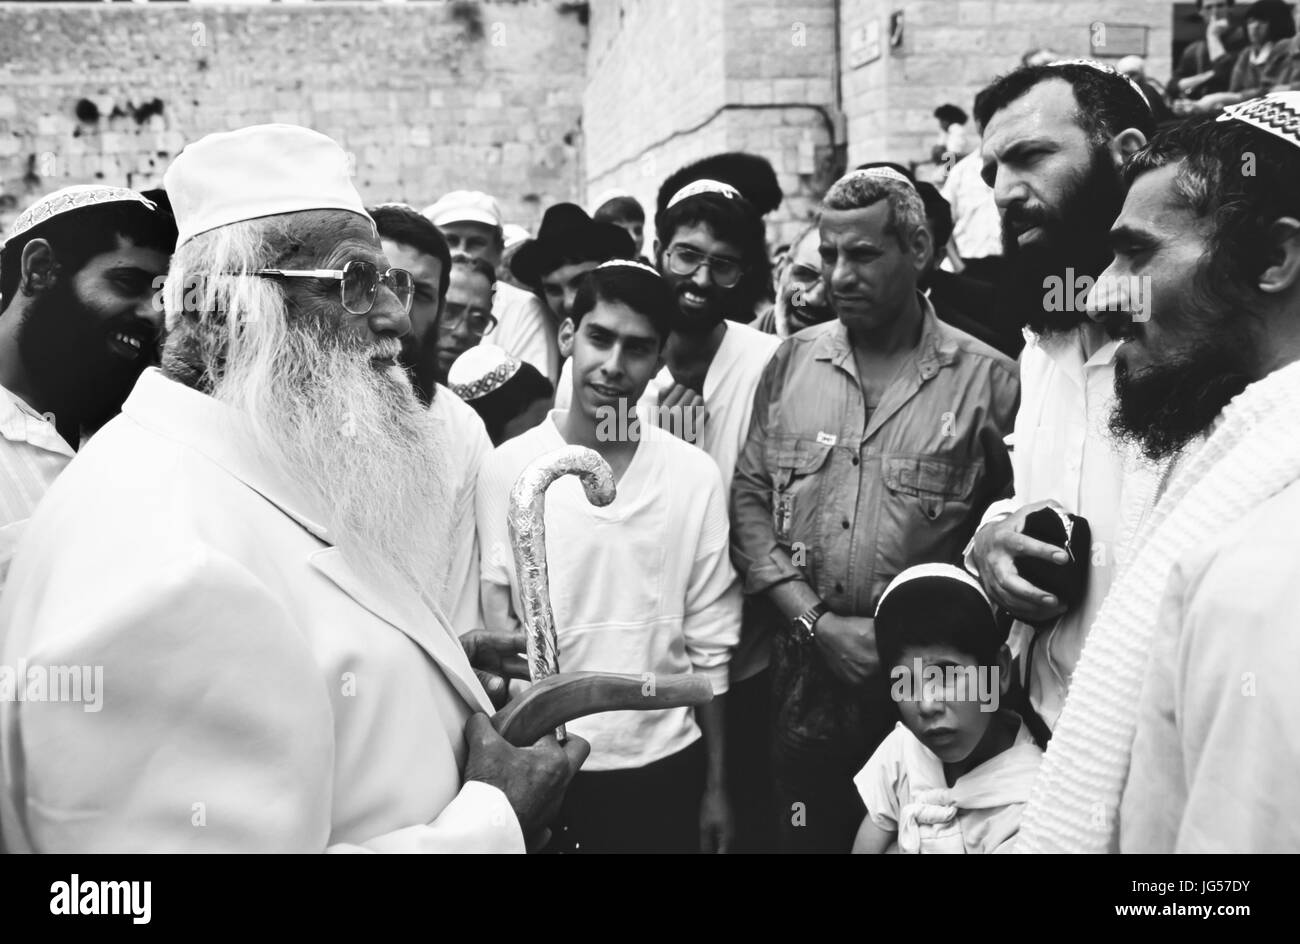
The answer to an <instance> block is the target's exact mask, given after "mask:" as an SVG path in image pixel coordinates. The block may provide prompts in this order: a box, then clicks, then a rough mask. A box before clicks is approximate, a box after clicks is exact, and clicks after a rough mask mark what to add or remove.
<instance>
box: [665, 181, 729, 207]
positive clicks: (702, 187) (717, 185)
mask: <svg viewBox="0 0 1300 944" xmlns="http://www.w3.org/2000/svg"><path fill="white" fill-rule="evenodd" d="M702 193H717V194H721V195H722V196H724V197H726V198H727V199H728V200H736V199H739V197H740V191H739V190H737V189H736V188H735V187H733V186H731V184H724V183H723V182H722V181H720V180H693V181H691V182H690V183H689V184H687V185H686V186H685V187H683V188H682V189H681V190H678V191H677V192H676V193H675V194H673V198H672V199H671V200H669V201H668V206H670V207H672V206H676V205H677V204H679V203H681V202H682V201H683V200H685V199H686V198H687V197H695V196H699V195H700V194H702Z"/></svg>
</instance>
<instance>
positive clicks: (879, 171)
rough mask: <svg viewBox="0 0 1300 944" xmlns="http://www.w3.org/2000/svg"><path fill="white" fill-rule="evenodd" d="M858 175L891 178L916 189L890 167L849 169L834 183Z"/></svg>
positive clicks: (855, 178)
mask: <svg viewBox="0 0 1300 944" xmlns="http://www.w3.org/2000/svg"><path fill="white" fill-rule="evenodd" d="M860 177H876V178H878V179H880V180H892V181H894V182H895V183H900V184H904V185H905V186H908V187H911V188H912V189H913V190H915V189H916V184H914V183H912V182H911V181H910V180H908V179H907V178H906V177H904V176H903V175H902V174H900V173H899V172H898V171H896V170H894V168H892V167H863V168H861V169H860V170H851V171H849V172H848V173H847V174H845V175H844V176H843V177H841V178H840V179H839V180H838V181H836V183H843V182H844V181H846V180H857V179H858V178H860Z"/></svg>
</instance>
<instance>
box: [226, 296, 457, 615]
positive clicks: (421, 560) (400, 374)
mask: <svg viewBox="0 0 1300 944" xmlns="http://www.w3.org/2000/svg"><path fill="white" fill-rule="evenodd" d="M313 320H314V319H313ZM268 333H269V334H270V335H271V336H270V337H267V336H265V335H263V336H261V337H259V338H258V339H257V340H256V341H255V342H253V344H251V345H248V346H247V347H246V348H245V350H244V351H243V352H242V353H243V354H244V355H245V356H243V357H240V356H239V355H238V354H237V355H236V356H235V357H232V358H230V359H228V360H227V362H226V365H225V368H226V369H225V371H224V372H223V376H222V378H221V380H220V381H219V382H218V384H217V386H216V389H215V390H214V391H213V394H214V396H215V397H216V398H217V399H218V400H221V401H223V402H226V403H229V404H230V405H232V406H234V407H236V408H237V409H239V410H240V411H241V412H242V413H244V414H245V415H246V416H248V417H249V418H250V419H251V421H252V422H251V425H252V430H253V435H254V437H255V439H256V441H257V444H258V445H259V447H260V448H261V451H262V452H263V454H264V455H265V456H267V457H268V458H269V459H270V460H271V461H272V462H274V463H276V464H277V465H278V466H279V467H280V468H281V469H282V470H283V471H284V473H285V474H286V475H287V476H288V477H290V478H291V479H292V480H293V481H294V482H296V483H298V484H299V486H300V487H302V488H304V489H306V490H307V492H308V493H309V494H311V495H312V496H313V497H314V499H315V501H316V504H317V508H318V509H320V511H321V513H323V514H325V515H326V516H327V521H326V524H327V527H328V528H329V532H330V537H331V539H332V540H333V542H334V543H335V545H336V546H337V547H338V548H339V549H340V551H341V552H342V553H343V555H344V557H345V558H347V559H348V561H349V563H350V564H351V565H352V566H353V567H355V568H356V569H358V570H359V571H361V572H362V573H363V574H364V575H366V576H367V577H369V578H370V579H371V580H373V581H376V582H378V583H380V584H381V585H382V584H384V583H387V582H390V581H392V580H393V578H394V577H397V578H400V579H402V580H404V581H405V582H406V583H407V584H409V585H411V586H413V587H414V588H415V589H416V590H417V591H419V592H422V593H427V594H429V595H432V596H434V597H438V596H440V595H441V593H442V591H443V589H444V588H443V583H444V581H445V579H446V571H447V568H448V565H449V563H450V562H449V561H448V560H447V558H446V552H445V551H444V548H445V547H446V546H448V544H449V537H450V536H449V535H447V534H446V533H445V532H446V527H447V522H448V521H449V520H450V516H449V511H448V509H449V506H450V503H449V501H448V498H447V491H448V490H447V486H446V483H447V482H448V476H447V458H446V457H447V455H448V451H447V448H446V445H447V444H446V443H445V442H443V441H442V440H443V437H442V434H441V432H440V430H439V428H438V426H437V424H436V423H434V422H433V421H432V417H431V416H430V414H429V411H428V409H427V408H426V407H425V406H424V405H423V404H422V403H421V402H420V400H419V399H418V398H417V397H416V395H415V391H414V389H413V388H412V386H411V381H410V378H409V377H408V376H407V375H406V372H405V371H404V370H402V368H400V367H397V366H393V367H388V368H380V367H378V366H377V365H375V364H373V363H372V362H371V361H372V358H376V357H379V358H383V357H396V356H397V354H398V352H399V351H400V347H401V345H400V343H399V342H398V341H397V340H396V339H394V338H388V339H384V340H382V341H380V342H378V343H377V344H369V343H363V342H360V341H357V340H355V339H353V338H349V337H343V336H341V335H340V334H339V333H338V332H337V331H333V330H331V328H330V327H327V326H322V325H320V324H319V323H317V324H300V323H297V319H295V323H290V324H287V325H283V327H281V328H280V329H279V330H272V331H270V332H268ZM254 347H255V348H256V350H249V348H254Z"/></svg>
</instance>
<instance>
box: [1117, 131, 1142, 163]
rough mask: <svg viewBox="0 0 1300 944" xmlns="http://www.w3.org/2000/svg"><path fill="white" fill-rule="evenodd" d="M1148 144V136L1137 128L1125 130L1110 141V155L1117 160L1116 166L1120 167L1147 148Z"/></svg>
mask: <svg viewBox="0 0 1300 944" xmlns="http://www.w3.org/2000/svg"><path fill="white" fill-rule="evenodd" d="M1146 143H1147V136H1146V135H1145V134H1143V133H1142V132H1141V131H1139V130H1138V129H1137V128H1125V129H1124V130H1123V131H1121V132H1120V133H1119V134H1117V135H1115V137H1113V138H1111V139H1110V155H1111V157H1113V158H1114V159H1115V166H1116V167H1119V166H1120V165H1121V164H1123V163H1124V162H1125V161H1126V160H1128V159H1129V158H1130V157H1132V156H1133V155H1134V154H1136V153H1137V152H1138V151H1139V150H1140V149H1141V148H1143V147H1146Z"/></svg>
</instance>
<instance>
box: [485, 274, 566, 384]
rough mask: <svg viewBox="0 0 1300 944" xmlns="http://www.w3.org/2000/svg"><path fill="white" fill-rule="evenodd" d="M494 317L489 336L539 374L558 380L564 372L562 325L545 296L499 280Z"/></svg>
mask: <svg viewBox="0 0 1300 944" xmlns="http://www.w3.org/2000/svg"><path fill="white" fill-rule="evenodd" d="M492 317H494V318H496V320H497V326H496V329H495V330H494V331H493V332H492V333H491V334H489V335H488V336H487V338H486V339H485V340H487V341H490V342H491V343H493V344H495V345H497V346H498V347H501V348H503V349H504V350H505V352H506V353H507V354H510V355H511V356H513V357H515V358H516V359H518V360H521V361H527V362H528V363H530V364H532V365H533V366H534V367H536V368H537V372H538V373H539V374H541V375H542V376H543V377H545V378H546V379H547V380H549V381H550V382H551V383H555V382H556V378H558V377H559V376H560V348H559V343H558V341H557V340H556V333H557V331H558V325H556V323H555V319H554V318H553V317H552V316H551V313H550V311H548V310H547V308H546V305H545V304H544V303H543V302H542V300H541V299H540V298H538V297H537V296H536V295H534V294H533V293H532V292H525V291H524V290H523V289H521V288H515V286H513V285H511V284H510V283H509V282H497V283H496V287H495V290H494V292H493V295H492Z"/></svg>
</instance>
